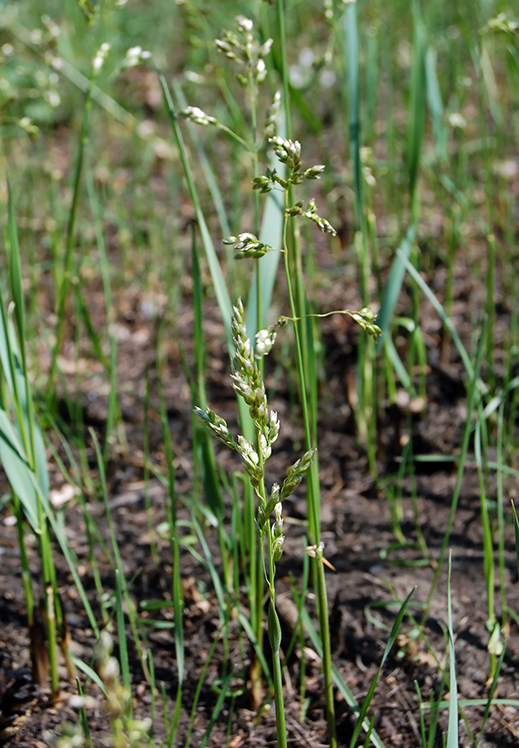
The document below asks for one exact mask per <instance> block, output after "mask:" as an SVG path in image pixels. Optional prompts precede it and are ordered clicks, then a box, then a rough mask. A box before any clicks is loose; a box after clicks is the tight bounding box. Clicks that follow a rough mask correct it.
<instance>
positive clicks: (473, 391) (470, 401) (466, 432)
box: [422, 317, 487, 626]
mask: <svg viewBox="0 0 519 748" xmlns="http://www.w3.org/2000/svg"><path fill="white" fill-rule="evenodd" d="M486 326H487V320H486V317H485V319H484V320H483V325H482V330H481V338H480V341H479V346H478V351H477V354H476V361H475V364H474V370H473V375H472V378H471V382H470V388H469V393H468V397H467V420H466V422H465V427H464V429H463V436H462V440H461V449H460V456H459V463H458V472H457V475H456V484H455V486H454V491H453V495H452V500H451V508H450V511H449V517H448V519H447V525H446V528H445V533H444V536H443V542H442V545H441V549H440V554H439V556H438V559H437V564H438V565H437V567H436V570H435V572H434V577H433V580H432V583H431V588H430V590H429V594H428V595H427V601H426V603H425V606H424V611H423V615H422V626H423V625H424V624H425V621H426V620H427V615H428V613H429V607H430V605H431V602H432V598H433V595H434V591H435V589H436V585H437V584H438V580H439V578H440V574H441V570H442V565H443V560H444V558H445V553H446V552H447V548H448V545H449V540H450V534H451V530H452V526H453V524H454V518H455V516H456V509H457V507H458V500H459V497H460V492H461V483H462V479H463V474H464V472H465V461H466V459H467V452H468V448H469V441H470V435H471V433H472V413H473V411H474V406H475V404H476V395H477V388H478V381H479V370H480V366H481V359H482V356H483V350H484V348H485V342H486V338H485V334H486Z"/></svg>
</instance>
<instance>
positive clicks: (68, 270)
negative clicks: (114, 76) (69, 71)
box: [47, 66, 94, 403]
mask: <svg viewBox="0 0 519 748" xmlns="http://www.w3.org/2000/svg"><path fill="white" fill-rule="evenodd" d="M93 78H94V69H93V66H92V69H91V75H90V81H89V86H88V90H87V92H86V97H85V104H84V109H83V122H82V125H81V134H80V138H79V150H78V155H77V160H76V171H75V175H74V192H73V196H72V206H71V208H70V214H69V221H68V226H67V245H66V249H65V259H64V263H63V277H62V279H61V283H60V287H59V291H58V303H57V310H56V311H57V317H58V322H57V327H56V342H55V344H54V348H53V351H52V359H51V364H50V370H49V389H48V391H47V402H48V403H49V402H50V401H51V399H52V398H53V396H54V375H55V373H56V365H57V360H58V355H59V353H60V351H61V346H62V344H63V334H64V331H65V305H66V303H67V297H68V292H69V288H70V283H71V276H72V259H73V251H74V238H75V229H76V222H77V215H78V208H79V193H80V188H81V177H82V174H83V162H84V156H85V148H86V144H87V141H88V131H89V119H90V109H91V107H92V88H93Z"/></svg>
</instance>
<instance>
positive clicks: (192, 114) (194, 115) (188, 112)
mask: <svg viewBox="0 0 519 748" xmlns="http://www.w3.org/2000/svg"><path fill="white" fill-rule="evenodd" d="M179 115H180V116H181V117H185V119H189V120H191V122H194V123H195V124H197V125H204V126H206V127H207V125H218V120H217V119H216V118H215V117H211V116H209V114H206V113H205V112H204V111H203V110H202V109H200V108H199V107H197V106H188V107H186V108H185V109H182V110H181V111H180V112H179Z"/></svg>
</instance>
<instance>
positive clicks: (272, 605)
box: [261, 527, 287, 748]
mask: <svg viewBox="0 0 519 748" xmlns="http://www.w3.org/2000/svg"><path fill="white" fill-rule="evenodd" d="M267 538H268V560H269V580H268V582H269V595H270V602H269V612H268V632H269V641H270V647H271V649H272V675H273V680H274V702H275V704H276V733H277V739H278V748H286V746H287V730H286V723H285V704H284V701H283V677H282V670H281V658H280V656H279V650H280V646H281V626H280V624H279V618H278V615H277V613H276V588H275V576H276V565H275V563H274V553H273V548H272V533H271V531H270V527H268V529H267ZM261 545H263V544H261Z"/></svg>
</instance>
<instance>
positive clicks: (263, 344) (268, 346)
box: [255, 330, 277, 359]
mask: <svg viewBox="0 0 519 748" xmlns="http://www.w3.org/2000/svg"><path fill="white" fill-rule="evenodd" d="M276 335H277V333H276V331H275V330H260V331H259V332H257V333H256V347H255V356H256V358H257V359H261V358H263V356H266V355H267V354H268V353H270V351H271V350H272V346H273V345H274V343H275V342H276Z"/></svg>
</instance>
